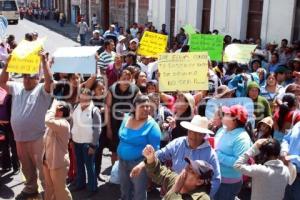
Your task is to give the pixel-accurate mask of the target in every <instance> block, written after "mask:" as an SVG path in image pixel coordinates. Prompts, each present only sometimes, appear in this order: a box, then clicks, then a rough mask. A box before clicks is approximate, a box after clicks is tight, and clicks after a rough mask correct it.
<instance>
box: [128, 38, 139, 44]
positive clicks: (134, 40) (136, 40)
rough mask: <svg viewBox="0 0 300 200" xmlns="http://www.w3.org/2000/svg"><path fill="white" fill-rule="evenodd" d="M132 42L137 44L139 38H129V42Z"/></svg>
mask: <svg viewBox="0 0 300 200" xmlns="http://www.w3.org/2000/svg"><path fill="white" fill-rule="evenodd" d="M132 42H135V43H136V44H139V39H137V38H134V39H132V40H130V42H129V43H130V44H131V43H132Z"/></svg>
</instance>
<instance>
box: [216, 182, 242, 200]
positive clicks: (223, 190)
mask: <svg viewBox="0 0 300 200" xmlns="http://www.w3.org/2000/svg"><path fill="white" fill-rule="evenodd" d="M242 185H243V182H242V181H240V182H238V183H231V184H226V183H221V185H220V187H219V190H218V192H217V193H216V195H215V197H214V200H234V199H235V197H236V196H238V194H239V193H240V190H241V188H242Z"/></svg>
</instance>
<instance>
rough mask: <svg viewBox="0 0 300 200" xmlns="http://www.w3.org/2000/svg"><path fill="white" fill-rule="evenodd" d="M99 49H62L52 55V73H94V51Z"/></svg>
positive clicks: (85, 47)
mask: <svg viewBox="0 0 300 200" xmlns="http://www.w3.org/2000/svg"><path fill="white" fill-rule="evenodd" d="M98 49H99V47H87V46H84V47H62V48H59V49H57V50H56V51H55V52H54V54H53V57H54V64H53V65H52V68H51V69H52V71H53V72H60V73H81V74H94V73H96V58H95V56H96V51H97V50H98Z"/></svg>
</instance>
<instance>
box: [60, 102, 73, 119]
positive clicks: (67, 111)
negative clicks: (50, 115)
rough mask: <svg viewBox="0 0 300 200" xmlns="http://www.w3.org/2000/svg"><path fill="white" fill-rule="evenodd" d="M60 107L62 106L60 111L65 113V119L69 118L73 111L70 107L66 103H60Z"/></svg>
mask: <svg viewBox="0 0 300 200" xmlns="http://www.w3.org/2000/svg"><path fill="white" fill-rule="evenodd" d="M59 105H60V106H61V108H60V109H59V110H60V111H61V112H62V113H63V118H69V117H70V110H71V109H70V106H69V105H68V104H67V103H66V102H64V101H61V102H59Z"/></svg>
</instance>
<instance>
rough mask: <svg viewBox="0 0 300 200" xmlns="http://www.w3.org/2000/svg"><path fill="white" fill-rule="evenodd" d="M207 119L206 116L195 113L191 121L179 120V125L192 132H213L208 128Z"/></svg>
mask: <svg viewBox="0 0 300 200" xmlns="http://www.w3.org/2000/svg"><path fill="white" fill-rule="evenodd" d="M208 124H209V121H208V119H207V118H206V117H201V116H200V115H195V116H194V117H193V119H192V121H191V122H187V121H183V122H180V125H181V126H182V127H183V128H185V129H187V130H191V131H193V132H197V133H202V134H211V135H213V134H214V133H213V132H212V131H211V130H209V129H208Z"/></svg>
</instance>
